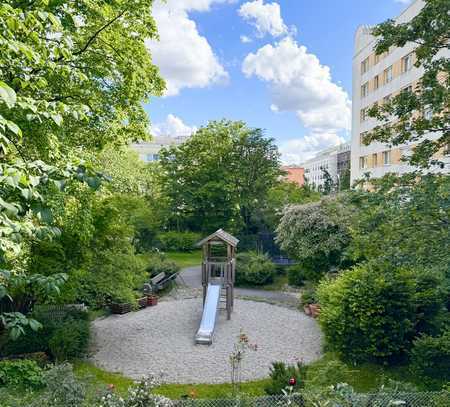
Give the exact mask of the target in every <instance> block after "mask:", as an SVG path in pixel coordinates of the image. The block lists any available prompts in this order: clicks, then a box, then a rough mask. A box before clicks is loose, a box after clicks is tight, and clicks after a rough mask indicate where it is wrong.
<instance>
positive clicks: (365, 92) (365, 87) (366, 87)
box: [361, 82, 369, 98]
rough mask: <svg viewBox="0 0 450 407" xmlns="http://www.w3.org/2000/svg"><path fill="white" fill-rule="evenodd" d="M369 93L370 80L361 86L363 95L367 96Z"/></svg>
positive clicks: (363, 96)
mask: <svg viewBox="0 0 450 407" xmlns="http://www.w3.org/2000/svg"><path fill="white" fill-rule="evenodd" d="M368 94H369V82H366V83H365V84H364V85H362V86H361V97H362V98H365V97H366V96H367V95H368Z"/></svg>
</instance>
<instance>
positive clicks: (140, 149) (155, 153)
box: [130, 136, 189, 162]
mask: <svg viewBox="0 0 450 407" xmlns="http://www.w3.org/2000/svg"><path fill="white" fill-rule="evenodd" d="M188 138H189V136H178V137H172V136H154V137H153V139H152V140H151V141H145V142H142V143H133V144H131V146H130V148H131V149H132V150H134V151H136V152H137V153H138V154H139V158H140V159H141V160H142V161H145V162H154V161H158V160H159V152H160V151H161V150H162V149H163V148H167V147H170V146H173V145H180V144H182V143H184V142H185V141H186V140H187V139H188Z"/></svg>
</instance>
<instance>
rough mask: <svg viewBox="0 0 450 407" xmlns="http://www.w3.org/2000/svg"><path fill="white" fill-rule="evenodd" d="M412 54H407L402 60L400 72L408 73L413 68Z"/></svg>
mask: <svg viewBox="0 0 450 407" xmlns="http://www.w3.org/2000/svg"><path fill="white" fill-rule="evenodd" d="M412 61H413V54H412V53H411V54H408V55H406V56H404V57H403V58H402V72H408V71H409V70H411V68H412V66H413V63H412Z"/></svg>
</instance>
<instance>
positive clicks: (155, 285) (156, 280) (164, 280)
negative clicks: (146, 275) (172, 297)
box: [150, 272, 178, 293]
mask: <svg viewBox="0 0 450 407" xmlns="http://www.w3.org/2000/svg"><path fill="white" fill-rule="evenodd" d="M177 275H178V273H174V274H171V275H169V276H168V275H166V273H164V272H162V273H159V274H158V275H156V276H155V277H153V278H151V279H150V286H151V288H152V292H154V293H156V292H158V291H161V290H164V288H166V287H167V286H168V285H169V283H170V282H171V281H173V280H175V279H176V278H177Z"/></svg>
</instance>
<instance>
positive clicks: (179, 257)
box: [165, 250, 202, 268]
mask: <svg viewBox="0 0 450 407" xmlns="http://www.w3.org/2000/svg"><path fill="white" fill-rule="evenodd" d="M165 254H166V256H167V258H168V259H169V260H171V261H173V262H175V263H176V264H177V265H178V266H179V267H181V268H184V267H192V266H199V265H200V264H201V263H202V252H201V250H194V251H192V252H165Z"/></svg>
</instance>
